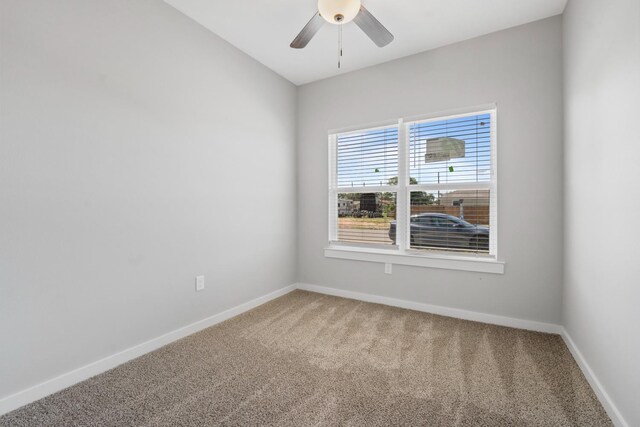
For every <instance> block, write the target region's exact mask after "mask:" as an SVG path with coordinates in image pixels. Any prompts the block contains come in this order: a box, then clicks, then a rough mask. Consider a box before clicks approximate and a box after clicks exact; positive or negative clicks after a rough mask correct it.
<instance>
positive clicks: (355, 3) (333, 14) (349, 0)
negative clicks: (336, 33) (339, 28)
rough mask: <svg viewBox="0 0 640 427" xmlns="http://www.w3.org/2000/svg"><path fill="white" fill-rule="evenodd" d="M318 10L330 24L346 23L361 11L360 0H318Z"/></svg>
mask: <svg viewBox="0 0 640 427" xmlns="http://www.w3.org/2000/svg"><path fill="white" fill-rule="evenodd" d="M318 11H319V12H320V16H322V17H323V18H324V19H325V21H327V22H329V23H330V24H336V25H344V24H346V23H347V22H351V21H352V20H353V18H355V17H356V15H357V14H358V12H359V11H360V0H318Z"/></svg>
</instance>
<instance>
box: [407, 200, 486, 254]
mask: <svg viewBox="0 0 640 427" xmlns="http://www.w3.org/2000/svg"><path fill="white" fill-rule="evenodd" d="M490 200H491V199H490V197H489V190H455V191H440V192H433V193H429V192H422V191H412V192H411V220H410V230H411V233H410V247H411V248H412V249H419V250H446V251H456V252H475V253H489V224H490V217H489V215H490Z"/></svg>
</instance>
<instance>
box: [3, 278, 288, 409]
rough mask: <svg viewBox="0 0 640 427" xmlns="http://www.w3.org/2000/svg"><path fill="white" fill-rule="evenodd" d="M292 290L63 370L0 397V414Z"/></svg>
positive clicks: (282, 290)
mask: <svg viewBox="0 0 640 427" xmlns="http://www.w3.org/2000/svg"><path fill="white" fill-rule="evenodd" d="M295 289H296V286H295V285H290V286H285V287H284V288H282V289H278V290H277V291H274V292H271V293H269V294H266V295H263V296H261V297H258V298H256V299H253V300H251V301H248V302H245V303H243V304H240V305H238V306H235V307H233V308H230V309H229V310H226V311H223V312H222V313H218V314H215V315H213V316H211V317H207V318H206V319H202V320H199V321H197V322H194V323H192V324H190V325H187V326H184V327H182V328H179V329H176V330H174V331H171V332H169V333H166V334H164V335H161V336H159V337H157V338H153V339H151V340H149V341H146V342H143V343H141V344H138V345H136V346H133V347H130V348H128V349H126V350H123V351H121V352H119V353H116V354H113V355H111V356H107V357H105V358H103V359H100V360H97V361H95V362H92V363H89V364H88V365H85V366H82V367H80V368H78V369H74V370H73V371H70V372H67V373H64V374H62V375H59V376H57V377H55V378H52V379H50V380H47V381H44V382H42V383H40V384H36V385H34V386H32V387H29V388H27V389H25V390H22V391H19V392H17V393H15V394H12V395H9V396H7V397H4V398H2V399H0V415H2V414H5V413H7V412H10V411H13V410H14V409H18V408H19V407H21V406H24V405H26V404H28V403H31V402H34V401H36V400H38V399H41V398H43V397H45V396H48V395H50V394H52V393H55V392H57V391H60V390H62V389H65V388H67V387H70V386H72V385H74V384H77V383H79V382H80V381H84V380H86V379H88V378H91V377H93V376H95V375H98V374H101V373H102V372H105V371H108V370H109V369H112V368H115V367H116V366H118V365H121V364H123V363H125V362H128V361H129V360H132V359H135V358H136V357H140V356H142V355H144V354H146V353H149V352H151V351H153V350H156V349H158V348H160V347H162V346H165V345H167V344H170V343H172V342H173V341H176V340H179V339H180V338H184V337H186V336H188V335H191V334H193V333H195V332H198V331H201V330H202V329H206V328H208V327H210V326H213V325H215V324H217V323H220V322H223V321H225V320H227V319H230V318H232V317H234V316H237V315H238V314H242V313H244V312H245V311H248V310H251V309H252V308H255V307H257V306H259V305H262V304H264V303H266V302H269V301H271V300H272V299H275V298H278V297H280V296H282V295H285V294H287V293H289V292H291V291H293V290H295Z"/></svg>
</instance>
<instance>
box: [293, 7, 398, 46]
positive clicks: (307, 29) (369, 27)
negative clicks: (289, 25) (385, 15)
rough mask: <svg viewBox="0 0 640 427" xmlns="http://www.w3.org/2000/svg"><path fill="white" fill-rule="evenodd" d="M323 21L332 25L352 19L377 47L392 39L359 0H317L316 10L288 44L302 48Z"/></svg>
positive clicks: (391, 35)
mask: <svg viewBox="0 0 640 427" xmlns="http://www.w3.org/2000/svg"><path fill="white" fill-rule="evenodd" d="M325 21H326V22H329V23H330V24H334V25H344V24H346V23H348V22H351V21H353V22H355V23H356V25H357V26H358V27H360V29H361V30H362V31H364V33H365V34H366V35H367V36H369V38H370V39H371V40H372V41H373V42H374V43H375V44H376V45H378V47H384V46H386V45H388V44H389V43H391V42H392V41H393V34H391V33H390V32H389V30H387V29H386V28H385V27H384V25H382V24H381V23H380V21H378V20H377V19H376V18H375V17H374V16H373V15H372V14H371V13H370V12H369V11H368V10H367V9H365V7H364V6H363V5H362V3H361V0H318V11H317V12H316V14H315V15H313V18H311V20H310V21H309V22H308V23H307V25H305V26H304V28H303V29H302V31H300V34H298V35H297V36H296V38H295V39H294V40H293V41H292V42H291V45H290V46H291V47H292V48H294V49H302V48H304V47H305V46H306V45H307V44H308V43H309V41H311V38H312V37H313V36H314V35H315V34H316V33H317V32H318V30H319V29H320V27H322V25H323V24H324V22H325Z"/></svg>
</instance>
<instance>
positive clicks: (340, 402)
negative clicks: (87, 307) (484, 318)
mask: <svg viewBox="0 0 640 427" xmlns="http://www.w3.org/2000/svg"><path fill="white" fill-rule="evenodd" d="M0 425H2V426H32V425H37V426H63V425H64V426H73V425H82V426H111V425H113V426H115V425H118V426H158V425H162V426H180V425H183V426H198V425H238V426H239V425H290V426H310V425H362V426H388V425H407V426H512V425H513V426H533V425H535V426H568V425H571V426H604V425H606V426H608V425H611V422H610V421H609V419H608V417H607V415H606V414H605V412H604V410H603V409H602V407H601V406H600V404H599V403H598V401H597V399H596V397H595V396H594V394H593V392H592V390H591V389H590V388H589V385H588V384H587V382H586V380H585V378H584V377H583V375H582V373H581V372H580V370H579V368H578V367H577V365H576V363H575V361H574V360H573V359H572V357H571V355H570V353H569V351H568V350H567V348H566V347H565V345H564V344H563V342H562V340H561V339H560V337H558V336H557V335H548V334H541V333H534V332H527V331H522V330H517V329H510V328H505V327H499V326H492V325H487V324H482V323H475V322H469V321H464V320H456V319H453V318H448V317H442V316H435V315H430V314H425V313H419V312H415V311H410V310H404V309H398V308H392V307H387V306H382V305H377V304H369V303H363V302H358V301H354V300H349V299H343V298H336V297H330V296H325V295H320V294H315V293H310V292H304V291H295V292H293V293H291V294H288V295H286V296H284V297H282V298H279V299H277V300H274V301H272V302H270V303H267V304H265V305H263V306H261V307H258V308H257V309H255V310H252V311H250V312H247V313H245V314H243V315H241V316H238V317H235V318H233V319H231V320H229V321H227V322H224V323H221V324H220V325H217V326H214V327H211V328H209V329H206V330H204V331H202V332H200V333H197V334H194V335H191V336H189V337H187V338H185V339H182V340H180V341H178V342H176V343H174V344H171V345H168V346H166V347H163V348H161V349H160V350H157V351H155V352H153V353H150V354H147V355H145V356H143V357H140V358H138V359H136V360H133V361H131V362H129V363H126V364H124V365H122V366H120V367H118V368H116V369H113V370H111V371H109V372H106V373H104V374H101V375H98V376H96V377H94V378H91V379H89V380H87V381H84V382H82V383H80V384H78V385H76V386H73V387H71V388H69V389H66V390H64V391H61V392H59V393H56V394H54V395H52V396H49V397H46V398H44V399H42V400H40V401H38V402H35V403H33V404H30V405H28V406H26V407H24V408H21V409H19V410H17V411H14V412H12V413H9V414H7V415H5V416H4V417H2V418H0Z"/></svg>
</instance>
